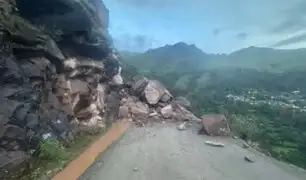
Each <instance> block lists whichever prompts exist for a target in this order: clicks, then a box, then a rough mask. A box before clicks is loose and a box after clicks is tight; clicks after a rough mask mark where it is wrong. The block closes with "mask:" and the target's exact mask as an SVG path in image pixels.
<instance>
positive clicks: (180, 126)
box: [178, 122, 187, 131]
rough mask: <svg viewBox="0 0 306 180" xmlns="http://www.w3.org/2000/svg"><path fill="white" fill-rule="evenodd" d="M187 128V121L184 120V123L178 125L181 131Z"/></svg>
mask: <svg viewBox="0 0 306 180" xmlns="http://www.w3.org/2000/svg"><path fill="white" fill-rule="evenodd" d="M186 129H187V125H186V122H184V123H182V124H180V125H179V126H178V130H180V131H183V130H186Z"/></svg>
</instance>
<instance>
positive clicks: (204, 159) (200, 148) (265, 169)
mask: <svg viewBox="0 0 306 180" xmlns="http://www.w3.org/2000/svg"><path fill="white" fill-rule="evenodd" d="M206 140H215V141H219V142H222V143H224V144H225V147H224V148H219V147H211V146H208V145H206V144H204V142H205V141H206ZM245 155H248V156H251V157H253V159H254V160H255V161H256V162H255V163H248V162H246V161H244V156H245ZM80 179H81V180H102V179H103V180H305V179H306V173H305V172H304V171H303V170H300V169H297V168H295V167H291V166H288V165H285V164H284V163H281V162H278V161H276V160H273V159H270V158H268V157H266V156H263V155H260V154H259V153H256V154H255V153H254V152H252V151H251V150H247V149H243V148H241V144H240V143H239V142H237V141H236V140H233V139H230V138H228V139H224V138H215V137H214V138H213V137H207V136H203V135H198V134H197V132H196V130H195V128H190V129H188V130H186V131H178V130H177V129H176V128H175V126H173V125H162V124H154V125H151V126H150V127H145V128H136V127H132V128H131V129H130V130H128V132H127V133H126V134H125V135H124V137H123V138H122V139H121V140H120V141H119V142H117V143H116V144H115V145H113V146H112V147H111V148H110V149H108V150H107V151H106V152H105V153H104V154H103V155H102V156H101V157H100V158H99V159H98V160H97V162H96V163H95V164H94V165H93V166H92V167H91V168H89V169H88V171H87V172H86V173H85V174H84V175H83V176H82V177H81V178H80Z"/></svg>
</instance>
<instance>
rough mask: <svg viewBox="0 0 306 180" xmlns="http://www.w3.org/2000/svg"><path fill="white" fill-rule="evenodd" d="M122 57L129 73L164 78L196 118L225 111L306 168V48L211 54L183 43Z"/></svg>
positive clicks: (270, 149) (270, 148)
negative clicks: (185, 102)
mask: <svg viewBox="0 0 306 180" xmlns="http://www.w3.org/2000/svg"><path fill="white" fill-rule="evenodd" d="M121 55H122V56H123V59H124V66H128V67H129V68H123V69H125V72H123V73H126V74H130V77H132V76H134V75H135V74H141V75H145V76H148V77H151V78H155V79H158V80H160V81H161V82H163V83H164V84H165V85H166V86H167V87H168V88H169V89H170V90H171V91H172V92H174V93H176V95H182V96H186V97H187V98H188V99H189V100H190V101H191V102H192V105H193V111H194V112H195V113H196V114H198V115H203V114H205V113H224V114H226V115H227V116H228V117H229V118H230V120H231V126H232V129H233V130H234V131H235V132H236V133H237V134H238V135H240V136H241V137H244V138H246V139H248V140H249V141H252V142H256V143H258V144H259V146H260V147H261V148H262V149H264V150H265V151H266V152H267V153H269V154H271V155H273V156H274V157H276V158H279V159H282V160H285V161H288V162H290V163H293V164H296V165H299V166H301V167H306V155H305V154H306V83H305V81H306V49H296V50H279V49H271V48H259V47H249V48H245V49H241V50H238V51H236V52H233V53H231V54H208V53H204V52H203V51H201V50H200V49H198V48H197V47H196V46H194V45H187V44H185V43H182V42H180V43H177V44H174V45H166V46H164V47H160V48H157V49H151V50H148V51H147V52H145V53H130V52H122V53H121ZM256 143H254V144H256Z"/></svg>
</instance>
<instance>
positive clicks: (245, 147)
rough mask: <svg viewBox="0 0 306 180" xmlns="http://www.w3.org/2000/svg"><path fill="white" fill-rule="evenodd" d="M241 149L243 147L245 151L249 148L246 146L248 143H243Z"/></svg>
mask: <svg viewBox="0 0 306 180" xmlns="http://www.w3.org/2000/svg"><path fill="white" fill-rule="evenodd" d="M242 147H243V148H244V149H247V148H249V147H250V146H249V145H248V143H246V142H244V143H243V144H242Z"/></svg>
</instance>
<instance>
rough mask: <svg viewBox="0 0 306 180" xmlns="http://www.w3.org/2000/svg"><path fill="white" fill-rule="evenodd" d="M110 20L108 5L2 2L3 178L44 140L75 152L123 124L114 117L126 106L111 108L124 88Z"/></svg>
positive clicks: (95, 0) (60, 0)
mask: <svg viewBox="0 0 306 180" xmlns="http://www.w3.org/2000/svg"><path fill="white" fill-rule="evenodd" d="M108 16H109V15H108V10H107V9H106V8H105V6H104V5H103V2H102V1H101V0H43V1H42V0H0V104H1V108H0V171H2V170H5V169H6V170H10V169H14V168H18V167H19V166H22V164H23V163H24V162H26V160H27V159H28V158H29V157H30V156H31V155H32V153H33V152H35V150H36V149H37V146H38V143H39V142H40V141H41V140H42V139H57V140H60V141H62V142H64V143H67V144H68V143H69V142H70V141H71V140H72V139H73V138H74V136H75V135H76V133H78V132H80V131H86V132H88V131H93V130H95V129H99V128H104V127H105V117H106V116H109V117H112V118H113V119H109V121H113V120H114V119H116V117H114V116H113V115H107V112H110V110H111V112H114V111H118V109H119V104H118V105H116V104H115V105H114V104H112V105H111V107H108V106H107V104H106V103H105V97H107V96H111V97H112V96H115V97H113V98H117V99H118V98H120V96H119V95H118V92H117V90H116V89H118V88H113V87H114V86H115V87H116V86H119V85H120V84H121V83H122V79H120V69H121V68H120V67H119V65H118V58H117V56H116V55H115V51H114V49H113V48H112V41H111V38H110V37H109V34H108V30H107V28H108ZM114 77H115V78H114ZM118 79H119V80H118ZM114 89H115V90H114ZM110 92H111V93H110ZM110 99H111V98H110ZM119 101H120V100H118V102H119ZM114 114H118V113H114ZM0 175H1V174H0Z"/></svg>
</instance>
